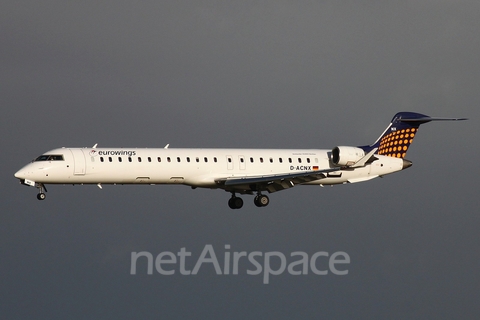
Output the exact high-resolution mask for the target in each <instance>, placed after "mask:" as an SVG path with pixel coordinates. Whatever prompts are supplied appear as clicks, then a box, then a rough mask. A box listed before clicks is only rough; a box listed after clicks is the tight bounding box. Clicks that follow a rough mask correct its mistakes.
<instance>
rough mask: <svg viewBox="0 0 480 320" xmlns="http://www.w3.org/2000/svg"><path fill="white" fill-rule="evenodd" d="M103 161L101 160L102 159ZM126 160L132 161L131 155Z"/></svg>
mask: <svg viewBox="0 0 480 320" xmlns="http://www.w3.org/2000/svg"><path fill="white" fill-rule="evenodd" d="M102 162H103V160H102ZM128 162H132V157H128Z"/></svg>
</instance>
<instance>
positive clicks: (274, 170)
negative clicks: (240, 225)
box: [15, 148, 403, 188]
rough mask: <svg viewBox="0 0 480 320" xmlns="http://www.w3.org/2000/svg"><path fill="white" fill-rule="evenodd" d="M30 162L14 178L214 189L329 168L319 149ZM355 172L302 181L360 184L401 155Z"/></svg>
mask: <svg viewBox="0 0 480 320" xmlns="http://www.w3.org/2000/svg"><path fill="white" fill-rule="evenodd" d="M44 155H61V156H62V159H61V160H43V161H33V162H31V163H29V164H27V165H26V166H25V167H23V168H22V169H20V170H19V171H18V172H17V173H16V174H15V176H16V177H17V178H20V179H26V180H27V181H28V180H31V181H34V182H35V183H42V184H99V183H100V184H185V185H189V186H192V187H205V188H217V187H218V184H217V181H218V179H227V178H232V177H237V178H238V177H254V176H266V175H274V174H288V173H295V172H302V171H305V172H307V171H312V170H322V169H328V168H333V167H334V165H333V164H332V162H331V160H330V150H321V149H318V150H316V149H305V150H301V149H300V150H297V149H176V148H172V149H164V148H162V149H156V148H150V149H147V148H143V149H142V148H60V149H54V150H51V151H48V152H46V153H45V154H44ZM376 158H377V160H376V161H374V162H372V163H370V164H368V165H366V166H364V167H362V168H356V169H355V170H349V169H346V170H340V171H336V172H334V173H332V174H328V175H327V176H326V177H325V178H323V179H320V180H315V181H310V182H307V183H305V184H316V185H320V184H321V185H330V184H341V183H347V182H351V183H353V182H360V181H366V180H370V179H372V178H376V177H378V176H382V175H386V174H389V173H393V172H396V171H400V170H402V168H403V162H402V159H398V158H392V157H386V156H381V155H376Z"/></svg>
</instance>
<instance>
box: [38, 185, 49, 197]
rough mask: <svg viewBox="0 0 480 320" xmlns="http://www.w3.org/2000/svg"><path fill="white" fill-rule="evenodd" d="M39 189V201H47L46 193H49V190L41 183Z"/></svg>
mask: <svg viewBox="0 0 480 320" xmlns="http://www.w3.org/2000/svg"><path fill="white" fill-rule="evenodd" d="M37 188H38V194H37V199H38V200H45V198H46V197H47V195H46V194H45V192H47V188H45V185H44V184H43V183H40V184H38V185H37Z"/></svg>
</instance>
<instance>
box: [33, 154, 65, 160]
mask: <svg viewBox="0 0 480 320" xmlns="http://www.w3.org/2000/svg"><path fill="white" fill-rule="evenodd" d="M61 160H63V155H61V154H42V155H41V156H39V157H38V158H36V159H35V160H33V161H61Z"/></svg>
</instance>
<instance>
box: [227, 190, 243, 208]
mask: <svg viewBox="0 0 480 320" xmlns="http://www.w3.org/2000/svg"><path fill="white" fill-rule="evenodd" d="M228 206H229V207H230V209H240V208H241V207H243V200H242V198H239V197H237V196H235V193H232V197H231V198H230V199H229V200H228Z"/></svg>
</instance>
